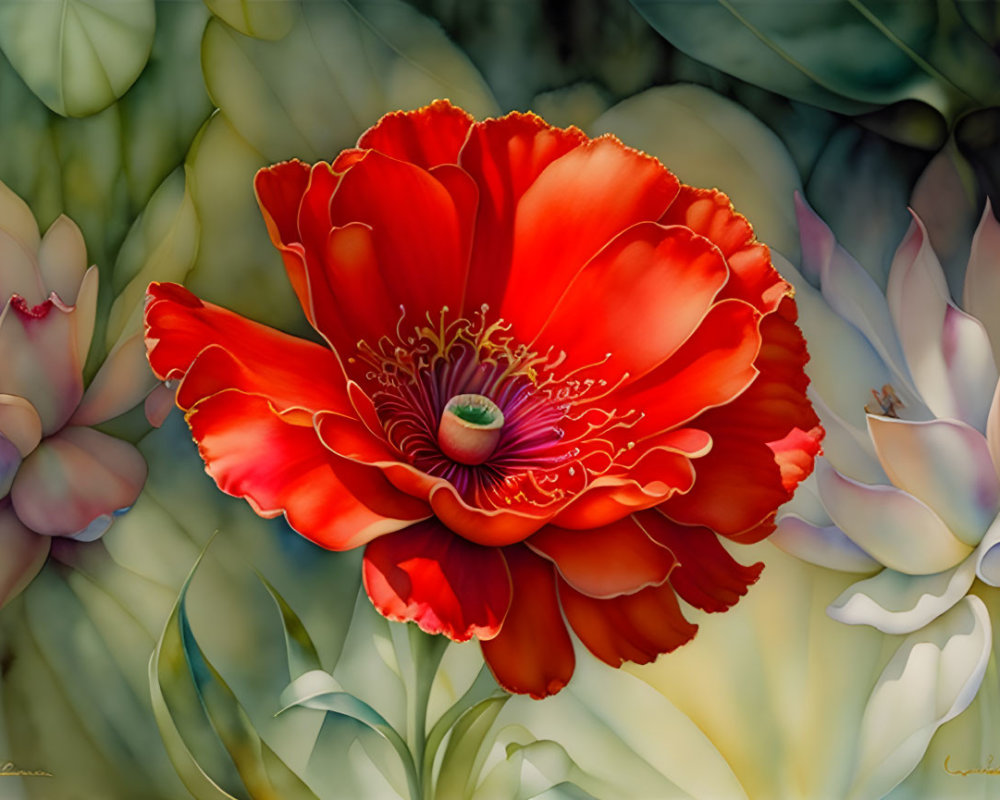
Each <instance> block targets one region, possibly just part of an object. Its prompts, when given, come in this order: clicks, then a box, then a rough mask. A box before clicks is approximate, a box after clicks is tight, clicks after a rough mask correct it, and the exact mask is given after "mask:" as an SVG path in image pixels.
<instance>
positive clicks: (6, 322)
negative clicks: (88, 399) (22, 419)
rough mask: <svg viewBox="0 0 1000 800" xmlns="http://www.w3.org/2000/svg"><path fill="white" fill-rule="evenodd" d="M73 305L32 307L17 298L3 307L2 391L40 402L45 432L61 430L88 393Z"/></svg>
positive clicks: (38, 408)
mask: <svg viewBox="0 0 1000 800" xmlns="http://www.w3.org/2000/svg"><path fill="white" fill-rule="evenodd" d="M76 336H77V334H76V326H75V322H74V319H73V310H72V308H69V307H65V306H63V307H60V306H57V305H55V304H54V303H53V301H52V300H46V301H45V302H44V303H42V304H40V305H37V306H34V307H33V308H28V306H27V305H26V303H25V302H24V301H23V300H21V301H20V302H18V301H17V300H16V299H15V300H11V301H8V303H7V304H6V305H5V306H4V308H3V311H2V312H0V364H2V365H3V368H2V369H0V393H3V394H12V395H17V396H18V397H23V398H24V399H25V400H27V401H28V402H30V403H31V405H32V406H34V408H35V410H36V411H37V412H38V416H39V418H40V419H41V421H42V433H43V434H49V433H52V432H54V431H57V430H59V429H60V428H61V427H62V426H63V425H64V424H66V421H67V420H68V419H69V418H70V416H71V415H72V413H73V410H74V409H75V408H76V406H77V404H78V403H79V402H80V398H81V397H82V396H83V374H82V362H81V361H80V359H79V354H78V351H77V341H76Z"/></svg>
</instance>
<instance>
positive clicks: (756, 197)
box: [590, 84, 801, 254]
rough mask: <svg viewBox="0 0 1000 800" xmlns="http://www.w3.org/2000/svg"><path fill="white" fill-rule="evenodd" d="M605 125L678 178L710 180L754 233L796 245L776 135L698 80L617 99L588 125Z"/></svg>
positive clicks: (788, 169)
mask: <svg viewBox="0 0 1000 800" xmlns="http://www.w3.org/2000/svg"><path fill="white" fill-rule="evenodd" d="M606 132H610V133H614V134H615V135H616V136H618V138H620V139H621V140H622V141H623V142H625V143H626V144H628V145H630V146H631V147H637V148H639V149H641V150H645V151H646V152H647V153H649V154H650V155H653V156H656V157H657V158H659V159H660V161H662V162H663V163H664V164H665V165H666V166H667V168H668V169H670V170H672V171H673V172H674V173H675V174H676V175H677V177H678V178H680V179H681V180H682V181H684V182H685V183H688V184H691V185H693V186H704V187H713V186H714V187H718V188H719V189H721V190H722V191H724V192H725V193H726V194H728V195H729V197H730V199H731V200H732V201H733V205H734V206H735V208H736V210H737V211H739V212H741V213H742V214H744V215H745V216H746V217H747V219H749V220H750V223H751V224H752V225H753V226H754V232H755V233H756V235H757V238H759V239H760V240H761V241H762V242H766V243H767V244H769V245H771V246H772V247H774V248H775V249H777V250H779V251H781V252H782V253H785V254H787V253H797V252H798V226H797V224H796V221H795V207H794V202H793V197H794V193H795V191H796V190H797V189H800V188H801V184H800V182H799V176H798V171H797V170H796V168H795V164H794V163H793V162H792V160H791V158H790V157H789V155H788V151H787V150H786V149H785V147H784V145H783V144H782V142H781V140H780V139H779V138H778V137H777V136H775V135H774V133H773V132H772V131H771V130H769V129H768V128H767V127H766V126H765V125H764V124H763V123H761V122H760V121H759V120H758V119H757V118H756V117H754V116H753V115H752V114H750V113H749V112H748V111H747V110H746V109H744V108H743V107H741V106H739V105H737V104H736V103H734V102H732V101H731V100H727V99H726V98H724V97H722V96H720V95H718V94H716V93H714V92H712V91H711V90H710V89H705V88H703V87H701V86H693V85H689V84H679V85H675V86H661V87H657V88H653V89H648V90H647V91H645V92H642V93H641V94H638V95H636V96H635V97H630V98H629V99H627V100H623V101H622V102H621V103H619V104H618V105H616V106H614V107H612V108H610V109H609V110H608V111H607V112H606V113H604V114H603V115H601V116H600V117H599V118H598V119H597V120H596V121H595V122H594V124H593V125H592V126H591V128H590V133H592V134H598V133H606Z"/></svg>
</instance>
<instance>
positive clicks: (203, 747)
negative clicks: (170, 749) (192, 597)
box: [149, 559, 316, 800]
mask: <svg viewBox="0 0 1000 800" xmlns="http://www.w3.org/2000/svg"><path fill="white" fill-rule="evenodd" d="M198 563H200V559H199V562H198ZM198 563H196V564H195V566H194V568H192V571H191V574H190V575H189V577H188V579H187V580H186V581H185V583H184V585H183V586H182V587H181V592H180V595H179V596H178V598H177V603H176V605H175V606H174V610H173V612H172V613H171V615H170V618H169V619H168V620H167V625H166V627H165V628H164V631H163V635H162V637H161V639H160V642H159V644H158V645H157V648H156V651H155V652H154V654H153V658H152V660H151V662H150V675H149V677H150V686H151V688H152V689H153V692H154V695H155V694H156V691H157V689H158V690H159V692H160V693H162V696H163V700H164V706H165V709H164V710H165V713H166V716H167V717H169V720H170V722H171V723H172V726H173V727H175V728H176V730H177V732H178V733H179V735H180V738H181V740H182V741H183V742H185V744H186V743H187V742H192V745H190V746H188V750H189V752H191V753H193V754H196V757H197V761H198V769H199V771H201V772H203V773H204V774H205V775H210V776H212V778H211V779H212V781H213V782H215V783H216V784H217V785H219V786H220V787H225V788H224V791H226V792H228V793H229V794H231V795H233V796H234V797H237V798H241V797H248V798H251V800H258V799H259V800H293V799H294V798H307V799H312V798H315V797H316V796H315V795H314V794H313V793H312V791H310V790H309V788H308V787H307V786H306V785H305V783H303V782H302V780H301V779H300V778H298V776H296V775H295V773H294V772H292V771H291V770H290V769H289V768H288V766H287V765H286V764H285V763H284V762H283V761H282V760H281V759H279V758H278V757H277V756H276V755H274V752H273V751H272V750H271V749H270V747H268V745H267V744H266V743H265V742H264V741H263V740H262V739H261V738H260V736H259V734H258V733H257V731H256V730H255V728H254V726H253V724H252V722H251V721H250V719H249V717H248V716H247V713H246V712H245V711H244V709H243V707H242V705H241V704H240V703H239V701H238V700H237V699H236V695H235V694H234V693H233V691H232V690H231V689H230V688H229V686H228V685H227V683H226V682H225V681H224V680H223V679H222V676H221V675H219V673H218V672H217V671H216V669H215V667H213V666H212V664H211V663H210V662H209V661H208V659H207V658H206V657H205V654H204V653H203V652H202V650H201V647H200V646H199V645H198V643H197V641H195V638H194V634H193V633H192V630H191V626H190V623H189V621H188V615H187V609H186V598H187V592H188V588H189V586H190V583H191V578H192V577H193V576H194V574H195V571H196V570H197V568H198ZM164 710H161V713H160V714H159V715H158V717H160V718H162V717H163V716H164ZM158 721H159V720H158ZM166 727H167V733H168V734H169V733H172V730H171V726H166ZM210 731H211V733H210ZM213 737H217V741H214V742H213ZM219 744H221V745H222V747H223V748H224V749H225V754H228V758H229V760H230V762H229V763H226V759H225V758H224V756H223V754H220V752H219V746H218V745H219ZM206 758H207V759H208V764H210V765H211V768H202V767H201V765H203V764H205V763H206V761H205V759H206ZM175 766H177V768H178V770H179V771H180V772H181V777H182V778H183V779H184V781H185V784H186V785H188V786H189V788H191V787H192V784H194V786H195V787H198V786H201V787H202V789H203V788H204V784H203V782H201V783H199V780H198V776H197V773H196V772H195V771H193V770H192V769H191V764H190V763H186V762H184V761H183V760H181V761H180V763H177V762H175ZM192 791H194V789H192Z"/></svg>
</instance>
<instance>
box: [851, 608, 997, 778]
mask: <svg viewBox="0 0 1000 800" xmlns="http://www.w3.org/2000/svg"><path fill="white" fill-rule="evenodd" d="M992 644H993V634H992V629H991V627H990V618H989V614H988V613H987V611H986V606H985V605H984V604H983V602H982V600H980V599H979V598H978V597H976V596H975V595H968V596H966V597H965V598H964V599H962V600H961V601H959V603H958V604H957V605H955V607H954V608H952V609H951V610H950V611H948V612H947V613H946V614H944V615H943V616H941V617H938V619H936V620H934V622H932V623H931V624H930V625H928V626H927V627H925V628H923V629H921V630H920V631H917V632H916V633H913V634H910V635H909V636H908V637H907V638H906V639H904V640H903V642H902V644H900V646H899V649H898V650H897V651H896V653H895V655H893V657H892V658H891V659H890V661H889V663H888V664H887V665H886V667H885V669H884V670H883V671H882V674H881V675H880V676H879V680H878V683H876V685H875V688H874V689H873V690H872V693H871V696H870V697H869V699H868V704H867V706H866V707H865V712H864V716H863V717H862V721H861V732H860V736H859V740H858V761H857V766H856V769H855V772H854V776H853V780H852V785H851V791H850V794H849V796H850V797H851V798H879V797H884V796H885V795H886V794H888V792H890V791H891V790H892V789H893V787H895V786H896V785H897V784H899V783H900V781H902V780H903V779H904V778H905V777H906V776H907V775H909V774H910V772H911V771H912V770H913V768H914V767H916V765H917V764H918V763H919V762H920V759H921V758H922V757H923V755H924V752H925V751H926V750H927V745H928V744H929V743H930V740H931V737H932V736H933V735H934V732H935V731H936V730H937V729H938V727H940V726H941V725H942V724H944V723H945V722H947V721H948V720H950V719H953V718H954V717H956V716H958V715H959V714H960V713H962V711H964V710H965V709H966V707H968V705H969V703H971V702H972V700H973V698H974V697H975V696H976V692H977V691H978V690H979V686H980V684H981V683H982V680H983V675H984V674H985V672H986V665H987V662H988V660H989V656H990V651H991V649H992Z"/></svg>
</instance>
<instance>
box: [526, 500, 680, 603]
mask: <svg viewBox="0 0 1000 800" xmlns="http://www.w3.org/2000/svg"><path fill="white" fill-rule="evenodd" d="M525 544H527V545H528V547H530V548H531V549H532V550H534V551H535V552H536V553H538V555H540V556H545V557H546V558H548V559H549V560H550V561H552V562H553V563H554V564H555V565H556V569H558V570H559V574H560V576H561V577H562V578H563V580H565V581H566V582H567V583H568V584H569V585H570V586H572V587H573V588H574V589H575V590H576V591H578V592H582V593H583V594H586V595H589V596H590V597H615V596H617V595H621V594H626V593H632V592H636V591H638V590H640V589H643V588H645V587H647V586H658V585H659V584H661V583H663V582H664V581H665V580H666V579H667V576H668V575H670V571H671V570H672V569H673V568H674V566H675V565H676V564H677V559H676V558H674V554H673V553H671V552H670V551H669V550H667V549H666V548H665V547H663V546H662V545H660V544H659V543H657V542H655V541H653V540H652V539H651V538H649V536H647V535H646V533H645V531H643V530H642V528H641V527H640V526H639V525H638V523H637V522H636V521H635V520H634V519H633V518H632V517H626V518H625V519H621V520H618V521H617V522H612V523H611V524H610V525H605V526H603V527H601V528H591V529H590V530H584V531H571V530H567V529H565V528H556V527H555V526H552V525H549V526H547V527H545V528H542V529H541V530H540V531H539V532H538V533H536V534H535V535H534V536H532V537H531V538H530V539H528V540H527V541H526V542H525Z"/></svg>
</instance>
